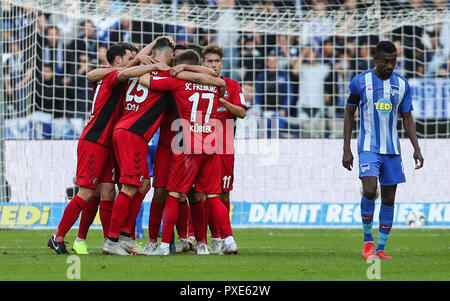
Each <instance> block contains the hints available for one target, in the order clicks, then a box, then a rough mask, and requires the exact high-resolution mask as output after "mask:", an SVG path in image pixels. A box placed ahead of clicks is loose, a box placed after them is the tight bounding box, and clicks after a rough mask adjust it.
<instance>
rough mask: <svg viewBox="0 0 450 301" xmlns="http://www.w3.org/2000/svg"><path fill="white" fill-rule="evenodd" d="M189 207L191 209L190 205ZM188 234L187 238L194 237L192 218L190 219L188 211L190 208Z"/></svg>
mask: <svg viewBox="0 0 450 301" xmlns="http://www.w3.org/2000/svg"><path fill="white" fill-rule="evenodd" d="M189 207H191V206H190V205H189ZM188 216H189V217H188V234H189V236H195V233H194V224H193V223H192V217H191V210H190V208H189V211H188Z"/></svg>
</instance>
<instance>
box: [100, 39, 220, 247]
mask: <svg viewBox="0 0 450 301" xmlns="http://www.w3.org/2000/svg"><path fill="white" fill-rule="evenodd" d="M173 51H174V43H172V41H171V40H169V39H167V38H161V39H158V40H157V41H156V43H155V45H154V47H153V55H152V56H153V61H154V62H160V63H158V64H156V65H154V66H163V67H164V68H157V69H156V70H154V71H153V72H152V75H153V76H159V77H168V76H170V71H169V70H170V68H169V67H168V65H167V64H170V62H171V60H172V55H173ZM143 68H147V67H145V66H140V67H133V68H128V69H126V70H124V71H121V73H126V74H127V75H129V77H133V78H131V79H130V81H129V84H128V87H127V92H126V95H125V104H124V111H123V114H122V116H121V118H120V119H119V121H118V122H117V124H116V126H115V129H114V132H113V146H114V153H115V155H116V159H117V161H118V163H119V169H120V173H121V176H120V179H119V183H120V184H121V189H120V192H119V195H118V196H117V198H116V200H115V202H114V207H113V212H112V219H111V225H110V231H109V234H108V239H107V240H106V241H105V245H104V248H103V251H104V253H106V254H118V255H125V253H124V252H123V249H125V251H127V252H128V253H131V254H140V255H145V254H146V252H144V251H143V250H141V249H140V248H139V247H138V246H137V245H136V242H135V240H134V239H133V238H132V237H131V231H132V228H133V226H134V221H135V220H136V216H137V214H138V212H139V210H140V208H141V203H142V201H143V199H144V197H145V194H146V193H147V192H148V190H149V189H150V179H149V169H148V166H147V153H148V143H149V141H150V139H151V138H152V137H153V135H154V134H155V132H156V131H157V129H158V128H159V126H160V123H161V120H162V119H163V116H164V113H165V111H166V107H167V106H169V105H170V103H171V99H172V95H171V94H170V93H169V92H159V91H152V90H149V89H148V88H147V87H145V86H142V85H141V84H140V83H139V82H138V78H137V77H136V76H140V75H143V73H142V70H144V69H143ZM203 69H206V68H203ZM149 71H151V70H150V69H148V70H147V71H146V72H145V73H146V74H148V73H150V72H149ZM211 72H213V71H211ZM191 75H192V74H190V73H188V72H184V73H179V74H178V76H180V77H181V78H183V76H186V77H187V78H190V79H192V78H196V76H194V77H192V76H191ZM211 78H212V79H214V78H213V77H211Z"/></svg>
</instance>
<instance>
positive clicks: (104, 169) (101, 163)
mask: <svg viewBox="0 0 450 301" xmlns="http://www.w3.org/2000/svg"><path fill="white" fill-rule="evenodd" d="M115 175H116V160H115V158H114V152H113V149H112V147H111V146H110V147H106V146H104V145H101V144H98V143H95V142H92V141H88V140H83V139H82V140H79V141H78V147H77V177H76V181H75V184H76V185H78V186H84V187H88V188H91V189H96V188H97V184H98V183H116V179H115Z"/></svg>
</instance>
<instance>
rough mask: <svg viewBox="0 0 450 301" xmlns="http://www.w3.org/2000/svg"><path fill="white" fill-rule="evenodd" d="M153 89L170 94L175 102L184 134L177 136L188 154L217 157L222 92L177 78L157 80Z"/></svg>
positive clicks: (152, 86)
mask: <svg viewBox="0 0 450 301" xmlns="http://www.w3.org/2000/svg"><path fill="white" fill-rule="evenodd" d="M150 89H152V90H158V91H170V92H172V95H173V96H174V98H175V102H176V108H175V112H174V115H175V119H176V121H178V122H181V126H182V127H183V133H179V134H176V135H177V136H178V137H177V141H178V142H181V140H183V143H182V145H183V152H184V153H191V154H193V153H196V154H199V153H205V154H212V153H216V152H217V151H216V149H215V140H216V138H217V133H216V130H215V123H216V122H217V120H216V119H214V118H215V113H216V110H217V106H218V104H219V94H220V89H219V88H218V87H215V86H207V85H202V84H196V83H192V82H188V81H184V80H179V79H177V78H171V77H158V76H153V77H152V78H151V79H150Z"/></svg>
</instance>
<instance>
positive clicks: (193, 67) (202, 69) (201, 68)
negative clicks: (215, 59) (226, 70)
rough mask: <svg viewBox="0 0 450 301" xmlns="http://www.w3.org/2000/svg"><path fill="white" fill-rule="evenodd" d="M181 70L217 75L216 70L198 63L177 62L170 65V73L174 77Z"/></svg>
mask: <svg viewBox="0 0 450 301" xmlns="http://www.w3.org/2000/svg"><path fill="white" fill-rule="evenodd" d="M182 71H191V72H198V73H204V74H208V75H211V76H217V72H216V71H215V70H214V69H212V68H209V67H206V66H199V65H188V64H178V65H176V66H173V67H172V70H171V71H170V75H171V76H173V77H175V76H176V75H177V74H178V73H180V72H182Z"/></svg>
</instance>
